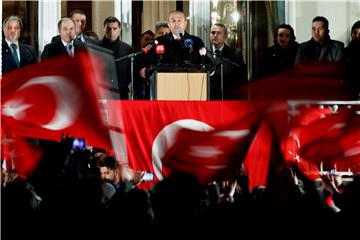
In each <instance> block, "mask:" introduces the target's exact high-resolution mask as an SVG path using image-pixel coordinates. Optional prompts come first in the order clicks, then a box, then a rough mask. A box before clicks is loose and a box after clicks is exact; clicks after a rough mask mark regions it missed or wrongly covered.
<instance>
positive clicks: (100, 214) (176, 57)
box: [1, 10, 360, 239]
mask: <svg viewBox="0 0 360 240" xmlns="http://www.w3.org/2000/svg"><path fill="white" fill-rule="evenodd" d="M85 24H86V16H85V13H84V12H83V11H81V10H75V11H73V12H71V13H70V14H69V17H65V18H61V20H60V21H59V23H58V30H59V36H55V37H54V38H53V39H52V42H51V43H49V44H47V45H46V46H45V48H44V50H43V51H42V55H41V60H46V59H48V58H53V57H56V56H61V55H64V56H68V57H73V56H75V55H76V54H78V53H79V52H81V51H87V46H88V45H89V44H95V45H98V46H100V47H103V48H106V49H109V50H111V51H112V52H113V56H114V58H115V59H119V58H122V57H124V56H127V55H129V54H131V53H134V52H135V50H134V48H133V47H131V46H130V45H129V44H127V43H125V42H123V41H122V40H120V33H121V23H120V21H119V20H118V19H117V18H116V17H113V16H110V17H107V18H106V19H105V20H104V23H103V26H104V37H103V38H102V39H98V37H97V36H96V34H95V35H94V33H93V32H87V33H86V32H84V30H85ZM186 26H187V21H186V18H185V15H184V13H182V12H181V11H178V10H175V11H172V12H171V13H170V14H169V19H168V21H167V22H164V21H160V22H158V23H157V24H156V33H153V32H152V31H150V30H149V31H145V32H144V33H143V34H142V35H141V48H142V49H141V51H145V52H146V54H143V55H141V58H139V59H140V60H139V59H137V60H136V61H135V66H134V69H135V71H134V73H133V74H134V76H131V74H132V73H131V71H130V69H131V67H130V64H131V62H130V59H125V60H123V61H117V62H116V63H115V64H116V72H117V76H118V82H117V86H118V88H119V93H120V98H121V99H129V97H130V96H129V84H130V81H131V79H132V77H133V78H134V80H135V81H136V84H135V85H134V86H135V89H134V90H135V92H134V94H135V99H149V79H151V76H150V75H151V74H152V70H153V68H152V66H153V65H159V64H161V65H163V66H174V65H175V66H180V65H185V66H189V67H193V66H201V65H210V66H211V67H210V68H209V69H210V70H209V75H210V100H221V99H225V100H229V99H242V98H243V96H234V95H233V93H232V90H234V89H236V88H237V87H238V86H241V85H243V84H245V83H246V82H248V80H249V79H248V77H247V76H248V74H247V68H246V63H245V62H244V58H243V54H242V52H241V50H240V49H236V48H234V47H231V46H229V45H228V44H226V40H227V37H228V30H227V28H226V26H225V25H224V24H223V23H215V24H213V25H212V26H211V30H210V33H209V40H210V42H211V47H210V48H209V49H208V50H207V51H206V53H205V55H204V56H202V55H201V54H200V52H201V49H203V48H204V46H205V45H204V42H203V40H202V39H200V38H199V37H196V36H194V35H191V34H189V33H187V32H186V31H185V29H186ZM22 27H23V26H22V21H21V18H20V17H18V16H10V17H8V18H6V19H5V20H4V23H3V31H4V39H3V42H2V73H3V74H4V73H7V72H10V71H14V70H16V69H18V68H20V67H24V66H28V65H31V64H34V63H36V62H38V57H37V55H36V52H35V50H34V48H33V47H32V46H29V45H26V44H23V43H20V42H19V38H20V34H21V30H22ZM329 32H330V30H329V22H328V20H327V19H326V18H325V17H322V16H317V17H315V18H314V19H313V21H312V38H311V39H310V40H309V41H306V42H304V43H301V44H299V43H297V42H296V37H295V32H294V29H293V28H292V27H291V26H290V25H288V24H282V25H279V26H278V27H277V28H276V31H275V39H274V45H273V46H272V47H270V48H269V49H267V50H266V51H265V52H264V56H265V57H264V59H265V63H264V66H265V68H264V75H271V74H277V73H280V72H282V71H287V70H289V69H291V68H293V67H294V66H295V65H297V64H317V63H318V62H324V61H325V62H331V63H334V62H339V63H343V64H344V65H345V74H344V79H345V80H348V82H349V85H350V86H352V88H353V89H355V91H357V92H358V89H359V81H358V79H356V76H358V74H357V71H356V70H357V68H358V66H360V63H359V59H360V58H359V56H360V52H359V49H360V47H359V46H360V21H357V22H355V24H354V25H353V27H352V29H351V36H352V40H351V42H350V43H349V45H348V46H347V47H346V48H345V47H344V44H343V43H341V42H339V41H336V40H333V39H331V38H330V35H329ZM87 34H88V35H87ZM154 40H156V43H155V42H154ZM158 45H162V46H163V47H164V48H165V51H164V52H162V53H161V57H159V53H158V52H157V50H158V49H157V47H156V46H158ZM144 49H146V50H144ZM219 65H223V73H221V72H220V71H221V68H220V67H219ZM222 75H223V76H222ZM72 141H73V140H72V139H70V138H69V139H65V140H64V141H62V142H60V143H58V142H49V141H41V140H40V141H39V144H38V145H39V146H40V147H42V148H43V149H45V151H46V152H45V153H44V157H43V159H42V160H41V162H40V164H39V166H38V168H37V169H36V170H35V172H34V173H33V174H32V176H30V177H29V178H28V179H27V180H25V179H22V178H19V177H18V176H17V175H16V172H11V171H9V169H7V170H6V171H5V170H4V169H2V178H1V180H2V182H1V184H2V186H1V189H2V231H1V234H2V237H4V239H5V238H6V239H10V238H11V239H17V238H19V237H20V236H27V237H29V236H31V237H36V238H38V239H42V238H44V239H45V238H46V239H49V238H52V237H65V238H69V234H72V235H71V237H70V238H75V237H79V238H84V237H92V236H95V235H94V234H98V235H103V236H105V235H106V238H108V237H111V238H112V237H118V236H119V235H120V234H122V233H121V231H127V230H130V229H131V230H135V229H137V231H138V232H131V234H134V236H135V237H137V236H140V235H145V236H146V234H148V233H149V231H150V229H155V230H156V231H158V232H159V231H161V230H163V229H164V227H166V229H168V230H175V231H177V232H180V233H181V231H183V230H184V229H185V230H187V231H191V230H194V231H197V232H201V231H205V230H206V229H219V230H222V231H223V230H227V231H239V232H241V231H246V230H247V229H248V227H251V226H255V227H254V228H257V229H259V228H261V229H263V228H265V227H266V226H271V227H273V229H274V230H275V231H279V232H281V231H282V229H283V228H289V229H292V230H298V229H299V224H302V226H301V230H302V231H304V230H306V229H311V230H309V231H312V230H316V229H317V227H318V224H319V221H321V222H322V223H324V224H325V225H327V226H331V227H333V226H336V225H338V224H341V222H344V221H346V220H348V219H351V218H352V217H356V216H358V214H359V213H360V204H359V202H360V198H359V197H360V195H359V194H360V192H359V191H360V186H359V184H360V178H359V175H355V176H352V177H351V178H349V179H345V178H342V177H341V176H339V175H337V174H336V173H334V174H326V175H323V179H322V180H319V181H315V182H314V181H309V180H308V179H306V177H304V176H302V174H301V172H300V171H299V170H298V169H296V166H293V167H292V168H291V169H292V171H290V170H289V168H286V167H284V165H281V164H279V165H277V167H276V168H273V169H271V170H270V177H269V179H270V180H269V185H268V186H266V187H264V186H258V187H257V188H255V189H249V188H248V185H247V179H246V177H244V175H243V172H242V171H241V169H237V176H236V177H235V178H232V179H226V180H224V181H214V182H209V183H208V184H206V185H205V186H204V185H200V184H199V183H198V182H197V181H196V179H195V178H194V176H191V175H188V174H185V173H181V172H173V174H172V175H170V176H169V177H168V178H165V179H164V180H163V181H160V182H156V181H154V182H153V187H152V188H151V189H150V190H143V189H142V188H140V187H139V186H140V185H141V184H142V182H143V181H145V179H144V178H143V177H144V173H143V172H135V171H133V170H132V169H130V168H129V167H128V166H126V165H123V164H119V162H118V161H117V160H116V159H115V158H114V157H112V156H110V155H108V154H107V153H106V152H102V151H100V150H99V149H95V148H93V149H91V150H89V149H72V148H71V144H72ZM279 158H280V157H279ZM294 172H296V173H297V174H293V173H294ZM274 216H277V217H276V219H280V220H277V221H276V223H275V222H274V219H275V217H274ZM304 218H305V219H307V220H304ZM234 219H235V221H234ZM223 226H224V227H225V226H226V228H221V227H223ZM19 229H21V230H19ZM119 229H120V230H119ZM139 229H144V230H143V231H141V230H139ZM238 229H239V230H238ZM153 231H154V230H153ZM207 231H208V230H207ZM48 232H52V234H53V235H54V236H49V235H48ZM173 233H175V232H173ZM135 234H136V235H135ZM183 234H185V232H183ZM253 234H254V235H256V234H257V233H256V232H254V233H253Z"/></svg>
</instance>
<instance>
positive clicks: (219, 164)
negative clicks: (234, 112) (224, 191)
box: [162, 113, 271, 185]
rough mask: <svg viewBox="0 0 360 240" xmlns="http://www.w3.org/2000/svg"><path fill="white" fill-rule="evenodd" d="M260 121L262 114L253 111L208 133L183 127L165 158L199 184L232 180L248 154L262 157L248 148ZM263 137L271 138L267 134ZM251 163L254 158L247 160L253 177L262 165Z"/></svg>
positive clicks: (170, 164) (171, 166)
mask: <svg viewBox="0 0 360 240" xmlns="http://www.w3.org/2000/svg"><path fill="white" fill-rule="evenodd" d="M261 120H262V119H261V118H260V114H259V113H250V114H248V115H247V116H245V117H243V118H240V119H238V120H237V121H236V122H235V123H233V124H228V125H227V126H225V127H223V128H217V129H216V130H212V131H208V132H200V131H193V130H188V129H183V130H181V131H180V132H179V133H178V134H177V139H176V141H175V143H174V145H173V147H171V148H170V149H169V150H168V151H167V152H166V154H165V156H164V157H163V159H162V161H163V163H164V165H167V166H169V167H170V168H171V169H175V170H177V171H181V172H186V173H190V174H192V175H194V176H195V177H197V179H198V181H199V183H200V184H206V183H208V182H210V181H215V180H230V179H232V178H233V177H234V176H235V173H236V169H238V170H239V169H240V167H241V163H242V162H243V160H244V157H245V155H248V156H249V157H250V158H251V157H258V156H259V155H256V156H254V155H252V154H250V155H251V156H250V155H249V153H247V150H248V148H249V145H250V143H251V141H252V137H253V136H254V133H255V130H256V129H257V127H258V124H259V122H260V121H261ZM263 134H264V133H263V132H261V133H260V135H261V136H260V138H261V137H263ZM258 140H259V137H258V136H257V137H255V140H254V141H256V143H255V144H256V145H257V146H258V145H259V144H269V142H259V141H258ZM263 140H265V141H267V140H269V139H268V138H267V136H266V137H265V138H263ZM270 143H271V141H270ZM253 144H254V143H252V145H253ZM265 148H266V146H265ZM268 148H271V146H269V147H268ZM252 150H254V151H252V152H254V153H255V151H256V152H257V151H258V150H259V149H258V148H257V149H254V147H252ZM265 155H267V154H265ZM265 157H266V156H264V158H265ZM267 157H269V156H267ZM255 161H256V160H255ZM266 161H267V162H268V160H265V161H264V162H266ZM251 163H253V159H248V160H247V162H246V166H247V167H249V169H251V178H252V179H254V178H255V177H254V176H253V175H252V173H254V171H252V170H255V169H254V167H259V166H260V165H261V164H259V165H257V164H255V165H251ZM244 164H245V163H244ZM265 165H266V164H265ZM246 169H248V168H246ZM266 170H267V169H266ZM260 172H261V173H262V170H260ZM264 185H266V184H264Z"/></svg>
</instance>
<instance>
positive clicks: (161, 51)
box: [155, 44, 165, 63]
mask: <svg viewBox="0 0 360 240" xmlns="http://www.w3.org/2000/svg"><path fill="white" fill-rule="evenodd" d="M155 52H156V54H157V55H158V63H161V61H162V56H163V54H164V52H165V47H164V45H162V44H159V45H157V46H156V49H155Z"/></svg>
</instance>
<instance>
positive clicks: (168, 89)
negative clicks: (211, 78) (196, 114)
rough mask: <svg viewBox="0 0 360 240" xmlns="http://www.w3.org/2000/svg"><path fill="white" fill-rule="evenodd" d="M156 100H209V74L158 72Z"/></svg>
mask: <svg viewBox="0 0 360 240" xmlns="http://www.w3.org/2000/svg"><path fill="white" fill-rule="evenodd" d="M155 99H156V100H203V101H205V100H207V99H208V75H207V73H203V72H157V73H156V76H155Z"/></svg>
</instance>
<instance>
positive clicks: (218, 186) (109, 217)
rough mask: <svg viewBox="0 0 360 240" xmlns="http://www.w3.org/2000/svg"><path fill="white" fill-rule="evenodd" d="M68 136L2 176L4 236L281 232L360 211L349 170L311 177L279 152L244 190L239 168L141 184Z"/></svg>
mask: <svg viewBox="0 0 360 240" xmlns="http://www.w3.org/2000/svg"><path fill="white" fill-rule="evenodd" d="M72 142H73V139H71V138H67V139H65V140H63V141H62V142H60V143H57V142H47V141H40V146H42V147H45V145H46V148H45V149H46V152H45V155H44V159H43V160H42V161H41V162H40V164H39V166H38V168H37V170H36V171H35V172H34V173H33V174H32V176H31V177H29V178H28V179H27V180H25V179H23V178H19V177H16V176H7V177H4V176H2V178H1V179H2V186H1V189H2V231H1V234H2V237H4V239H8V238H11V239H18V238H19V237H20V236H23V235H25V236H32V237H36V238H37V239H42V238H44V239H45V238H46V239H48V238H49V232H51V233H52V234H56V235H57V236H58V237H59V236H61V237H67V236H68V235H69V234H71V236H72V237H90V236H95V234H99V235H101V234H104V232H106V235H107V236H108V237H110V236H111V237H116V236H118V234H119V232H118V229H122V230H124V231H125V230H126V231H130V232H131V231H133V230H135V229H137V230H139V229H142V231H140V232H137V233H136V236H146V234H148V233H149V231H150V232H152V231H153V232H156V231H170V232H172V231H180V234H181V231H183V230H184V231H185V232H183V233H184V234H185V233H186V232H188V231H193V232H196V233H202V232H204V231H205V232H206V231H208V230H209V229H218V230H219V231H224V230H226V229H229V228H230V229H232V228H235V229H238V230H239V231H240V232H242V231H246V229H249V228H251V227H255V228H257V227H261V228H264V229H266V228H267V227H269V228H270V227H271V229H272V230H273V231H274V232H275V233H276V234H281V233H282V232H283V231H285V229H287V230H292V231H296V230H299V226H301V227H300V229H301V231H302V232H303V233H309V232H313V231H314V230H317V229H318V228H320V226H327V227H335V226H336V227H339V226H343V225H342V224H345V223H346V224H347V226H350V225H351V223H349V222H347V221H350V219H353V218H354V217H355V218H356V216H357V215H358V214H359V213H360V212H359V211H360V205H359V204H358V203H359V200H360V198H359V197H360V186H359V184H360V178H359V175H356V174H355V175H354V176H345V175H340V174H338V173H326V174H324V175H323V176H322V179H321V180H317V181H312V180H309V179H307V178H306V177H304V175H302V173H301V171H299V169H297V167H296V166H292V167H291V170H290V169H289V168H287V167H285V165H283V164H281V163H280V162H281V160H280V159H281V158H280V157H279V158H278V159H277V160H276V162H277V163H276V164H274V165H273V166H272V167H271V169H270V170H269V183H268V185H267V186H256V187H255V188H253V189H249V186H248V181H247V178H246V177H245V176H244V173H243V171H242V170H241V169H238V170H234V171H236V172H237V173H236V175H233V177H231V178H229V179H222V180H218V181H211V182H209V183H207V184H199V183H198V181H197V180H196V178H195V177H194V176H192V175H190V174H186V173H181V172H175V171H174V172H173V173H172V174H171V175H170V176H168V177H166V178H165V179H164V180H162V181H160V182H157V181H155V179H154V180H150V181H152V183H153V186H152V188H151V189H149V190H144V189H143V188H142V187H141V184H142V183H143V181H145V179H144V177H143V176H144V173H143V172H136V171H133V170H132V169H131V168H129V167H128V166H127V165H125V164H119V162H118V161H117V160H116V159H115V158H114V157H112V156H111V155H109V154H108V153H106V152H104V151H101V150H100V149H96V148H93V149H89V148H80V149H79V148H76V149H74V148H73V147H72ZM2 174H4V172H2ZM8 174H10V173H8ZM12 174H15V173H12ZM146 181H149V180H146ZM275 219H276V221H275ZM18 229H21V231H19V230H18ZM349 231H350V230H349ZM253 234H257V233H253Z"/></svg>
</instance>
